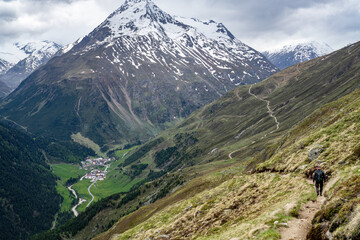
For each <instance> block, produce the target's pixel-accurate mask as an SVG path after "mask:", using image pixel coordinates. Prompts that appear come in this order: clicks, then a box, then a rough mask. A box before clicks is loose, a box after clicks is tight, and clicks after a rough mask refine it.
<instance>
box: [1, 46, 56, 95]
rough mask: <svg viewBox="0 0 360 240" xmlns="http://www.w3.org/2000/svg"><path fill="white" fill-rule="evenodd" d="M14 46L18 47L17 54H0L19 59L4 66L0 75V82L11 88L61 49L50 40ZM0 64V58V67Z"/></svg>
mask: <svg viewBox="0 0 360 240" xmlns="http://www.w3.org/2000/svg"><path fill="white" fill-rule="evenodd" d="M14 46H15V47H17V48H18V52H17V55H15V54H7V55H6V54H2V55H1V56H7V57H8V59H11V60H14V59H20V60H19V61H18V62H15V63H13V64H8V65H7V66H8V67H7V68H4V71H3V74H1V75H0V82H3V83H5V84H6V85H7V86H8V87H9V88H10V89H11V90H14V89H15V88H16V87H17V86H19V84H20V83H21V82H22V81H23V80H24V79H25V78H27V77H28V76H29V75H30V74H31V73H32V72H33V71H34V70H36V69H37V68H39V67H40V66H42V65H44V64H45V63H47V62H48V61H49V60H50V58H52V57H53V56H54V55H55V53H57V52H58V51H59V50H60V49H61V46H60V45H59V44H56V43H54V42H51V41H42V42H31V43H27V44H19V43H17V44H15V45H14ZM9 56H10V58H9ZM21 58H22V59H21ZM1 65H2V64H1V59H0V69H1ZM4 65H5V64H4ZM5 66H6V65H5ZM0 97H1V96H0Z"/></svg>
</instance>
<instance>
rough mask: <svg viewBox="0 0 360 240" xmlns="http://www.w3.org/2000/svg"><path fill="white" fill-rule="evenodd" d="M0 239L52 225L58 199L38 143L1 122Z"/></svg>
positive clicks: (19, 236) (52, 179)
mask: <svg viewBox="0 0 360 240" xmlns="http://www.w3.org/2000/svg"><path fill="white" fill-rule="evenodd" d="M0 161H1V162H0V183H1V187H0V203H1V204H0V239H4V240H5V239H26V238H28V237H29V236H30V235H32V234H34V233H37V232H40V231H44V230H47V229H49V228H51V224H52V221H53V220H54V215H55V213H56V212H57V211H58V209H59V204H60V202H61V199H60V196H59V195H58V194H57V192H56V189H55V186H56V182H55V177H54V176H53V175H52V173H51V171H50V169H49V166H48V165H47V164H46V163H45V159H44V156H43V154H42V152H41V151H40V150H39V148H38V145H37V144H36V143H35V142H34V141H33V140H32V139H31V138H30V137H29V136H27V135H26V134H23V133H21V132H19V131H17V130H14V129H10V128H7V127H5V126H3V125H0Z"/></svg>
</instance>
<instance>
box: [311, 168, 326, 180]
mask: <svg viewBox="0 0 360 240" xmlns="http://www.w3.org/2000/svg"><path fill="white" fill-rule="evenodd" d="M318 176H319V177H318ZM318 178H320V179H321V180H320V181H319V179H318ZM325 181H326V176H325V173H324V171H323V170H321V169H317V170H316V171H315V172H314V175H313V182H318V183H319V182H325Z"/></svg>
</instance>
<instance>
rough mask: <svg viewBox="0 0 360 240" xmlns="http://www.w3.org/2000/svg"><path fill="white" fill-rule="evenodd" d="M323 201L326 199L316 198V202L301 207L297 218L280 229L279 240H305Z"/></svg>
mask: <svg viewBox="0 0 360 240" xmlns="http://www.w3.org/2000/svg"><path fill="white" fill-rule="evenodd" d="M308 183H310V184H312V181H311V180H308ZM314 191H315V189H314ZM325 201H326V198H325V197H324V196H318V197H317V200H316V202H312V201H309V202H307V203H306V204H305V205H304V206H302V207H301V209H300V211H299V217H298V218H295V219H292V220H290V221H289V222H288V226H289V227H288V228H282V229H281V230H280V234H281V240H306V235H307V234H308V232H309V231H310V229H311V226H312V225H311V221H312V220H313V218H314V216H315V213H316V212H317V211H319V210H320V209H321V206H322V205H323V204H324V203H325Z"/></svg>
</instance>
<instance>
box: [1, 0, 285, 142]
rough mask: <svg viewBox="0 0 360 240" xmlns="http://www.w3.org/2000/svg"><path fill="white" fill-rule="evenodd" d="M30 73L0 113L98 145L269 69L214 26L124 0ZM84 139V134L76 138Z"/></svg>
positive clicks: (152, 129)
mask: <svg viewBox="0 0 360 240" xmlns="http://www.w3.org/2000/svg"><path fill="white" fill-rule="evenodd" d="M63 52H66V53H65V54H63V55H61V56H59V57H55V58H53V59H52V60H50V61H49V63H48V64H46V65H45V66H44V67H41V68H39V69H38V70H37V71H35V72H34V73H33V74H31V75H30V76H29V77H28V78H27V79H26V80H25V81H24V82H23V84H22V85H21V86H20V87H19V88H18V89H17V90H16V91H14V92H13V93H12V94H11V95H10V96H9V97H8V98H7V99H6V100H5V101H4V102H3V103H2V106H1V109H0V112H1V114H4V115H6V116H8V117H9V119H12V120H14V121H16V122H19V123H20V124H22V125H25V126H27V127H28V129H29V131H31V132H34V133H41V134H45V135H47V136H54V137H58V138H69V136H70V135H72V136H74V135H75V134H77V136H80V137H86V138H89V139H91V140H92V141H94V142H96V143H97V144H99V145H104V144H108V143H112V144H115V143H124V144H125V143H128V142H137V141H138V140H146V139H148V138H149V137H152V136H154V135H155V134H157V133H158V132H159V131H160V130H162V129H164V128H165V127H166V126H168V125H169V123H172V122H177V120H178V119H181V118H184V117H186V116H188V115H189V114H190V113H191V112H193V111H194V110H196V109H197V108H199V107H201V106H204V105H205V104H208V103H210V102H212V101H214V100H215V99H218V98H220V97H221V96H223V95H224V94H225V93H226V92H228V91H229V90H231V89H233V88H234V87H236V86H238V85H242V84H249V83H256V82H259V81H261V80H263V79H264V78H266V77H268V76H270V75H272V74H274V73H276V72H277V71H278V68H276V67H275V66H274V65H273V64H272V63H270V62H269V61H268V60H267V59H266V58H265V57H264V56H263V55H262V54H261V53H259V52H257V51H256V50H254V49H252V48H251V47H249V46H247V45H245V44H244V43H242V42H241V41H239V40H238V39H236V38H235V37H234V36H233V35H232V34H231V32H230V31H229V30H228V29H227V28H226V27H225V26H224V25H223V24H221V23H216V22H215V21H208V22H204V21H200V20H197V19H185V18H180V17H173V16H171V15H169V14H167V13H165V12H164V11H162V10H161V9H159V8H158V7H157V6H156V5H155V4H154V3H152V2H151V1H150V0H127V1H126V2H125V4H124V5H122V6H121V7H120V8H119V9H117V10H116V11H115V12H113V13H112V14H111V15H110V16H109V17H108V18H107V19H106V20H105V21H104V22H103V23H102V24H100V25H99V26H98V27H97V28H96V29H95V30H94V31H92V32H91V33H90V34H88V35H87V36H85V37H84V38H83V39H80V40H79V41H78V43H74V44H72V45H70V46H68V47H67V49H66V51H63ZM83 140H84V139H83Z"/></svg>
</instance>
